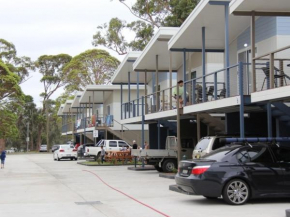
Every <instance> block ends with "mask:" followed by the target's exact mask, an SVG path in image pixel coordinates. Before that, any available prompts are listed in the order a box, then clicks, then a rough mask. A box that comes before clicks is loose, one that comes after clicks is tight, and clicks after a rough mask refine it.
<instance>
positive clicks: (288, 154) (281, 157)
mask: <svg viewBox="0 0 290 217" xmlns="http://www.w3.org/2000/svg"><path fill="white" fill-rule="evenodd" d="M271 149H272V151H273V153H274V155H275V157H276V159H277V161H278V162H280V163H290V147H281V146H280V147H277V146H273V147H272V148H271Z"/></svg>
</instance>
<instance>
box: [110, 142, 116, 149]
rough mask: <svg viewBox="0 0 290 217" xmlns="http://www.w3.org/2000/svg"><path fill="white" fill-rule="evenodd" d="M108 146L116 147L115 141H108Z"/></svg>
mask: <svg viewBox="0 0 290 217" xmlns="http://www.w3.org/2000/svg"><path fill="white" fill-rule="evenodd" d="M109 147H111V148H115V147H117V141H110V142H109Z"/></svg>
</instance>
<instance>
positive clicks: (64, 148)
mask: <svg viewBox="0 0 290 217" xmlns="http://www.w3.org/2000/svg"><path fill="white" fill-rule="evenodd" d="M53 159H54V160H58V161H60V160H62V159H70V160H77V159H78V157H77V151H74V146H73V145H68V144H63V145H58V147H57V149H56V150H55V151H54V152H53Z"/></svg>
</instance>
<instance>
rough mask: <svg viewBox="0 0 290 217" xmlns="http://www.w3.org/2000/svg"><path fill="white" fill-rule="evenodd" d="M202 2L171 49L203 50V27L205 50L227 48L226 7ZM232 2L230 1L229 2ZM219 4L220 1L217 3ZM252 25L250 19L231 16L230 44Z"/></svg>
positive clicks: (174, 40) (172, 43)
mask: <svg viewBox="0 0 290 217" xmlns="http://www.w3.org/2000/svg"><path fill="white" fill-rule="evenodd" d="M210 1H213V0H202V1H201V2H200V3H199V4H198V5H197V6H196V7H195V9H194V10H193V12H192V13H191V14H190V15H189V17H188V18H187V19H186V21H185V22H184V23H183V24H182V26H181V27H180V30H179V31H178V32H177V34H176V35H175V36H173V37H172V39H171V40H170V41H169V42H168V48H169V49H172V48H174V49H180V48H188V49H202V27H205V48H206V49H219V50H220V49H224V48H225V7H224V6H218V5H210V4H209V2H210ZM227 1H230V0H227ZM215 2H219V1H215ZM249 25H250V18H249V17H240V16H239V17H236V16H234V15H230V16H229V42H230V43H231V42H232V41H234V40H235V39H236V38H237V36H239V35H240V34H241V33H242V32H243V31H244V30H245V29H246V28H247V27H249Z"/></svg>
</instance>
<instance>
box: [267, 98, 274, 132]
mask: <svg viewBox="0 0 290 217" xmlns="http://www.w3.org/2000/svg"><path fill="white" fill-rule="evenodd" d="M267 120H268V137H269V138H271V137H272V136H273V134H272V109H271V102H268V103H267Z"/></svg>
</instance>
